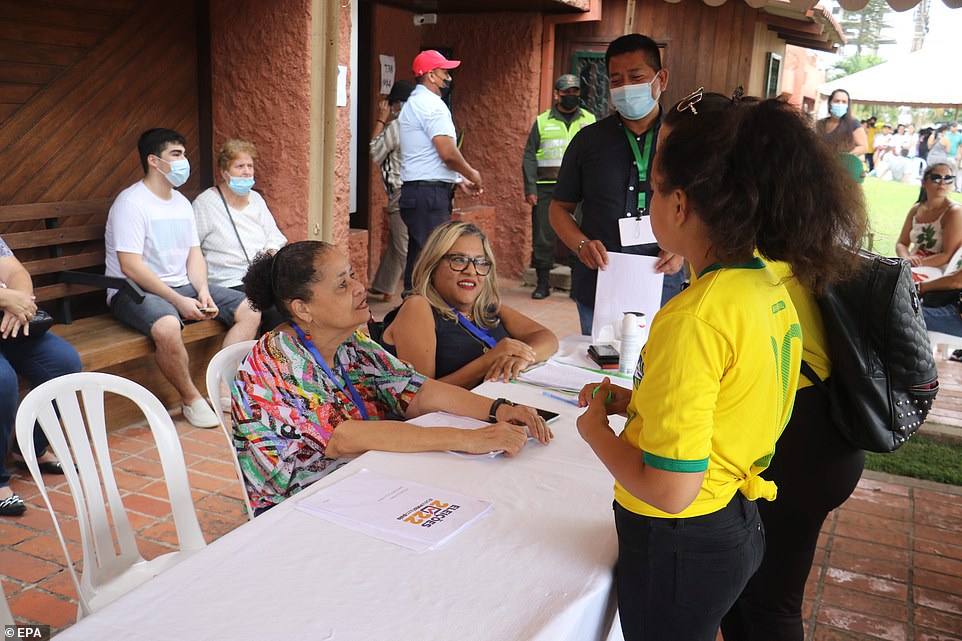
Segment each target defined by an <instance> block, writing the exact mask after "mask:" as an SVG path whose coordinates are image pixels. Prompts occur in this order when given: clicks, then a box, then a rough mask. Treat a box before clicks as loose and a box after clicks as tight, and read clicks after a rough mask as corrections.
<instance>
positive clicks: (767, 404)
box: [578, 100, 865, 641]
mask: <svg viewBox="0 0 962 641" xmlns="http://www.w3.org/2000/svg"><path fill="white" fill-rule="evenodd" d="M693 104H694V106H695V109H692V110H691V111H692V117H689V118H686V119H684V120H683V121H682V122H680V123H678V125H677V126H676V127H675V128H674V129H673V131H672V132H671V133H670V134H669V135H668V136H667V137H666V138H665V139H664V141H662V142H661V144H660V145H659V146H658V152H657V155H656V156H655V165H654V168H653V172H652V179H653V186H654V194H653V198H652V202H651V224H652V229H653V231H654V233H655V236H656V237H657V239H658V242H659V245H661V246H662V247H664V248H665V249H666V250H668V251H672V252H673V253H676V254H680V255H683V256H684V257H685V258H686V259H687V260H688V261H689V263H690V264H691V266H692V271H693V273H694V274H695V278H694V279H693V282H692V285H691V286H690V287H689V288H688V289H687V290H685V291H684V292H683V293H682V294H681V295H679V296H677V297H676V298H674V299H672V300H671V301H670V302H669V303H668V304H666V305H665V307H663V308H662V310H661V311H659V312H658V314H657V315H656V316H655V318H654V320H653V322H652V326H651V333H650V337H649V339H648V343H647V345H646V346H645V348H644V350H643V351H642V355H641V358H640V359H639V363H638V367H637V369H636V371H635V377H634V385H633V389H632V390H627V389H623V388H619V387H616V386H612V385H610V383H609V382H608V381H607V379H606V380H605V381H604V382H603V383H601V384H600V385H599V386H597V388H596V389H587V388H586V389H585V390H583V391H582V395H581V399H580V402H581V403H582V404H583V405H585V404H586V405H587V406H588V409H587V411H586V412H585V413H584V414H583V415H582V416H581V417H580V418H579V420H578V429H579V432H580V433H581V435H582V437H583V438H584V439H585V441H587V443H588V444H589V445H590V446H591V448H592V449H593V450H594V451H595V453H596V454H597V455H598V457H599V458H600V459H601V460H602V462H603V463H604V464H605V465H606V466H607V467H608V469H609V470H610V471H611V472H612V474H613V475H614V477H615V480H616V485H615V524H616V527H617V529H618V540H619V555H618V565H617V570H616V577H617V585H618V602H619V611H620V615H621V623H622V629H623V630H624V633H625V639H626V640H627V641H632V640H635V639H686V640H691V641H698V640H702V639H704V640H705V641H710V640H713V639H714V638H715V635H716V633H717V631H718V628H719V624H720V622H721V619H722V617H723V616H724V615H725V614H726V612H728V610H729V608H730V607H731V606H732V604H733V603H734V602H735V600H736V598H737V597H738V596H739V594H740V593H741V591H742V588H743V587H744V586H745V584H746V583H747V581H748V579H749V577H750V576H751V575H752V573H753V572H754V571H755V570H756V569H757V568H758V566H759V564H760V563H761V559H762V555H763V551H764V533H763V526H762V523H761V520H760V518H759V515H758V509H757V507H756V505H755V500H757V499H759V498H764V499H767V500H772V499H774V498H775V489H776V488H775V486H774V484H773V483H771V482H770V481H766V480H765V479H763V478H761V476H760V473H761V472H762V471H764V470H765V469H766V468H767V467H768V464H769V462H770V461H771V458H772V456H773V455H774V452H775V441H776V440H777V439H778V437H779V436H780V435H781V432H782V430H783V429H784V428H785V426H786V424H787V422H788V420H789V417H790V415H791V411H792V404H793V402H794V392H795V389H796V387H797V385H798V378H799V365H800V362H801V353H802V345H801V339H802V332H801V328H800V325H799V319H798V315H797V313H796V311H795V307H794V305H793V304H792V299H791V297H790V295H789V293H788V291H787V289H786V288H785V286H784V284H782V282H781V278H780V277H779V276H778V275H776V274H775V273H773V272H772V271H771V270H770V269H769V268H768V267H767V266H766V265H765V263H764V262H762V261H761V260H760V259H758V258H757V257H756V252H757V253H758V254H760V255H762V256H764V257H766V258H767V259H772V260H779V261H784V262H786V263H787V264H788V265H789V266H790V267H791V269H792V271H793V273H794V274H795V277H796V278H797V280H798V281H799V282H800V283H801V284H802V285H804V286H805V287H808V288H811V289H812V290H818V289H819V288H820V287H824V286H825V284H826V283H827V282H831V281H832V280H835V279H837V278H838V277H840V276H841V275H842V274H844V273H845V272H847V271H848V269H849V268H850V267H851V264H852V261H853V254H852V252H851V250H852V249H855V248H857V247H858V246H859V244H860V242H861V238H862V233H863V231H864V227H865V212H864V205H863V204H862V200H861V195H860V192H859V191H858V190H857V187H856V186H855V184H854V183H852V182H851V181H849V180H847V179H846V178H845V177H844V176H842V175H841V174H840V173H838V172H836V171H833V168H834V166H835V163H834V161H833V160H832V158H833V153H832V151H831V150H830V149H828V148H827V146H826V145H825V144H824V143H823V142H821V141H820V140H819V139H818V138H817V136H816V135H815V133H814V132H813V131H812V129H811V127H810V126H808V125H807V123H806V122H805V121H804V120H803V119H802V117H801V115H800V114H798V113H797V112H795V111H792V110H791V108H790V107H788V106H786V105H784V104H782V103H779V102H778V101H774V100H770V101H765V102H760V103H750V104H744V105H741V106H739V108H737V109H729V110H725V111H716V112H702V111H698V109H697V104H696V103H693V102H692V101H689V102H687V103H684V102H683V103H682V104H681V105H679V109H682V108H684V109H691V107H692V105H693ZM706 150H707V152H706ZM760 158H764V159H765V162H763V163H760V162H758V160H759V159H760ZM606 401H607V402H606ZM625 411H627V416H628V421H627V424H626V427H625V430H624V432H623V433H622V434H621V435H620V436H619V435H616V434H615V433H614V432H613V431H612V430H611V429H610V427H609V425H608V420H607V415H608V414H611V413H616V412H625Z"/></svg>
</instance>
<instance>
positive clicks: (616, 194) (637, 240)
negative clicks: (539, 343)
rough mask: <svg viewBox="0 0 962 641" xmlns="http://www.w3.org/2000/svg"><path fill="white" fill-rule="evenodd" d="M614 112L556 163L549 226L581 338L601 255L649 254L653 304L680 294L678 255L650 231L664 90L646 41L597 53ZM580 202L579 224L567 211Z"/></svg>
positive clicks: (629, 38)
mask: <svg viewBox="0 0 962 641" xmlns="http://www.w3.org/2000/svg"><path fill="white" fill-rule="evenodd" d="M605 61H606V63H607V66H608V80H609V86H610V89H611V104H612V106H613V107H614V109H615V113H613V114H611V115H610V116H608V117H607V118H604V119H602V120H599V121H598V122H597V123H596V124H594V125H591V126H589V127H586V128H585V129H583V130H582V131H581V132H580V133H579V134H578V135H577V136H575V137H574V139H573V140H572V141H571V144H570V145H569V146H568V149H567V151H566V152H565V155H564V160H563V161H562V163H561V170H560V172H559V174H558V182H557V186H556V187H555V192H554V199H553V200H552V201H551V205H550V208H549V217H550V220H551V226H552V227H553V228H554V230H555V232H556V233H557V234H558V237H559V238H561V241H562V242H563V243H564V244H565V245H567V246H568V247H569V248H570V249H571V250H572V251H573V252H575V253H576V254H577V255H578V261H579V262H578V263H576V264H575V266H574V267H573V268H572V271H571V287H572V293H573V295H574V299H575V302H576V303H577V304H578V315H579V318H580V321H581V331H582V333H583V334H590V333H591V329H592V316H593V315H594V304H595V287H596V283H597V276H598V270H599V269H605V268H606V267H607V266H608V252H609V251H614V252H621V253H626V254H639V255H645V256H657V257H658V258H659V261H658V270H659V271H661V272H663V273H664V274H665V281H664V289H663V291H662V299H661V302H662V304H664V303H665V302H666V301H667V300H668V299H670V298H671V297H672V296H674V295H675V294H677V293H678V292H680V291H681V284H682V279H683V273H682V271H681V267H682V263H683V261H682V258H681V257H680V256H675V255H674V254H670V253H668V252H665V251H662V250H660V248H659V247H658V245H657V243H656V242H655V238H654V235H653V234H652V233H651V224H650V222H649V220H650V218H649V216H648V206H649V203H650V202H651V192H652V187H651V168H652V165H653V164H654V158H655V151H656V149H655V147H656V140H657V137H658V129H659V127H660V125H661V108H660V107H659V105H658V99H659V98H660V97H661V93H662V92H663V91H664V90H665V88H666V87H667V86H668V70H667V69H665V68H663V67H662V66H661V52H660V51H659V50H658V45H657V44H656V43H655V42H654V41H653V40H652V39H651V38H648V37H647V36H642V35H639V34H636V33H635V34H629V35H626V36H622V37H620V38H618V39H616V40H614V41H613V42H612V43H611V44H610V45H609V46H608V51H607V53H606V54H605ZM579 203H580V204H581V211H582V220H581V224H580V225H579V224H578V223H577V222H575V219H574V213H575V208H576V207H577V206H578V204H579Z"/></svg>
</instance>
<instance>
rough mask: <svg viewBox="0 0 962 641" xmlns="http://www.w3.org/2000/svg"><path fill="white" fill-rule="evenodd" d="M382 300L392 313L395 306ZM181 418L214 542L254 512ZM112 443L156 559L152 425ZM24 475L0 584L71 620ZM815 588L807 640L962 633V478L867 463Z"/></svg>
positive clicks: (33, 608) (47, 613) (545, 308)
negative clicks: (23, 505) (951, 481)
mask: <svg viewBox="0 0 962 641" xmlns="http://www.w3.org/2000/svg"><path fill="white" fill-rule="evenodd" d="M507 285H508V287H507V290H506V292H505V300H506V303H507V304H509V305H511V306H513V307H516V308H519V309H521V310H523V311H525V312H526V313H528V314H529V315H531V316H532V317H534V318H536V319H537V320H539V321H540V322H542V323H544V324H546V325H548V326H549V327H551V328H552V329H554V330H555V331H556V332H557V333H558V334H559V335H561V336H564V335H567V334H571V333H577V331H578V322H577V314H576V312H575V308H574V303H572V302H571V300H570V299H568V297H567V296H564V295H563V294H559V293H557V292H555V293H554V294H553V295H552V296H550V297H549V298H547V299H545V300H544V301H532V300H531V299H530V298H529V296H530V292H531V290H530V289H525V288H521V287H518V286H517V283H511V282H509V283H507ZM372 307H374V309H375V314H376V315H377V316H378V317H380V316H381V315H383V313H384V312H385V311H387V309H389V308H390V307H391V305H388V304H385V303H381V302H378V303H374V304H372ZM941 369H942V370H943V376H942V380H943V385H944V386H945V387H944V391H943V393H942V395H941V396H940V397H939V400H938V402H937V406H938V408H939V414H940V416H946V417H950V418H951V417H952V416H953V415H957V416H958V417H960V418H962V364H958V363H942V364H941ZM953 413H955V414H953ZM175 419H176V423H177V429H178V432H179V434H180V435H181V442H182V444H183V448H184V452H185V457H186V459H187V465H188V469H189V475H190V480H191V486H192V487H193V497H194V502H195V507H196V510H197V515H198V517H199V519H200V523H201V527H202V528H203V531H204V534H205V536H206V538H207V540H208V542H209V541H212V540H214V539H216V538H218V537H219V536H221V535H223V534H225V533H227V532H229V531H230V530H232V529H233V528H235V527H237V526H239V525H241V524H242V523H243V522H244V521H245V517H244V515H243V503H242V502H241V498H240V488H239V485H238V483H237V481H236V479H235V477H234V473H233V467H232V465H231V462H230V454H229V451H228V449H227V444H226V441H225V439H224V437H223V435H222V434H221V433H220V431H219V430H199V429H195V428H193V427H190V426H189V425H188V424H187V423H185V422H184V421H182V420H180V417H179V416H177V417H175ZM960 424H962V421H960ZM110 444H111V447H112V449H113V453H114V466H115V468H117V480H118V483H119V485H120V486H121V488H122V489H123V492H124V494H125V499H124V500H125V504H126V506H127V509H128V511H129V513H130V515H131V521H132V522H133V525H134V527H135V528H136V530H137V533H138V541H139V543H140V546H141V551H142V553H143V554H144V556H146V557H148V558H151V557H153V556H156V555H157V554H161V553H163V552H165V551H168V550H170V549H172V542H173V541H174V540H175V538H174V530H173V525H172V522H171V519H170V516H169V506H168V503H167V500H166V492H165V489H164V485H163V483H162V481H159V480H158V479H159V478H160V466H159V463H158V459H157V454H156V450H155V448H154V447H153V445H152V443H151V437H150V434H149V433H148V431H147V429H146V428H145V427H143V426H140V425H135V426H131V427H126V428H123V429H119V430H116V431H114V432H112V433H111V436H110ZM46 480H47V482H48V483H52V484H53V486H52V489H53V496H54V499H53V501H54V503H55V505H56V507H57V509H58V510H60V509H62V510H63V511H64V513H65V514H68V515H69V514H72V513H73V505H72V502H71V500H70V497H69V494H68V493H67V491H66V488H65V487H64V484H63V482H62V480H60V478H58V477H50V476H48V477H47V479H46ZM12 485H13V487H14V490H15V491H16V492H18V493H19V494H20V495H21V496H22V497H23V498H24V500H25V501H27V503H28V504H29V509H28V511H27V513H26V514H25V515H24V516H23V517H21V518H6V519H0V582H2V584H3V588H4V590H5V591H6V594H7V597H8V599H9V602H10V607H11V609H12V611H13V613H14V616H15V617H16V618H17V620H18V621H21V622H30V623H41V624H48V625H50V626H52V627H53V628H54V629H62V628H64V627H66V626H69V625H70V624H71V623H72V622H73V620H74V619H75V617H76V612H77V606H76V601H75V600H74V599H75V597H76V595H75V593H74V588H73V585H72V583H71V581H70V578H69V575H68V574H67V573H66V571H65V566H64V560H63V553H62V551H61V549H60V544H59V542H58V541H57V538H56V535H55V534H54V532H53V529H52V527H51V522H50V518H49V515H48V514H47V513H46V510H45V509H44V508H43V507H42V504H41V501H40V498H39V495H38V493H37V491H36V488H35V487H34V486H33V483H32V482H31V481H30V480H29V479H28V478H27V476H26V473H25V472H20V471H15V472H14V478H13V481H12ZM64 530H65V536H66V537H67V538H68V540H70V541H71V542H72V545H71V554H72V555H75V558H78V559H79V558H80V544H79V536H78V530H77V528H76V524H75V521H73V522H71V520H70V518H69V517H68V520H67V523H66V526H65V528H64ZM807 595H808V598H807V599H806V602H805V622H806V631H807V634H806V639H807V641H813V640H814V641H869V640H872V639H885V640H887V641H953V640H954V641H962V488H958V487H953V486H945V485H939V484H935V483H927V482H921V481H916V480H913V479H906V478H901V477H893V476H888V475H883V474H877V473H871V472H866V473H865V475H864V476H863V478H862V480H861V482H860V483H859V486H858V489H857V490H856V491H855V493H854V494H853V495H852V497H851V498H850V499H849V500H848V501H847V502H846V503H845V504H844V505H843V506H842V507H841V508H839V509H838V510H836V511H835V512H834V513H833V514H831V515H830V517H829V519H828V521H827V522H826V524H825V527H824V529H823V532H822V537H821V539H820V541H819V548H818V552H817V555H816V560H815V566H814V567H813V570H812V573H811V575H810V576H809V582H808V590H807Z"/></svg>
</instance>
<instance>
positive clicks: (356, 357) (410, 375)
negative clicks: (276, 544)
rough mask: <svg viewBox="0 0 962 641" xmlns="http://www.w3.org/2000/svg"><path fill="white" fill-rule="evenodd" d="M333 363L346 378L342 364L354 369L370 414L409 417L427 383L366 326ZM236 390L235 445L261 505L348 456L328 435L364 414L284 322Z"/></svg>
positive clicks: (261, 344)
mask: <svg viewBox="0 0 962 641" xmlns="http://www.w3.org/2000/svg"><path fill="white" fill-rule="evenodd" d="M328 365H329V366H330V369H331V371H332V372H334V376H336V377H337V378H338V379H339V380H338V383H341V384H342V385H343V380H340V377H341V376H342V371H343V372H344V374H346V375H347V377H348V378H349V379H350V381H351V383H352V384H353V385H354V387H355V389H357V392H358V394H359V395H360V397H361V400H362V401H363V402H364V406H365V408H366V409H367V412H368V415H369V417H370V420H377V419H401V418H403V416H404V413H405V411H406V410H407V407H408V405H409V404H410V403H411V400H412V399H413V398H414V396H415V394H417V393H418V390H420V389H421V385H422V384H423V383H424V376H422V375H421V374H418V373H417V372H416V371H415V370H414V369H413V368H412V367H411V366H409V365H407V364H406V363H404V362H402V361H400V360H398V359H396V358H395V357H393V356H391V355H390V354H388V353H387V352H385V351H384V350H383V349H381V346H380V345H378V344H377V343H375V342H373V341H371V340H370V339H369V338H367V337H366V336H365V335H364V334H361V333H360V332H356V333H355V334H354V336H352V337H351V338H350V339H348V340H347V341H345V342H344V343H342V344H341V346H340V347H338V348H337V352H336V353H335V355H334V363H328ZM342 368H343V369H342ZM344 387H345V389H346V388H347V386H346V385H344ZM231 396H232V402H231V415H232V419H233V426H234V447H235V448H236V449H237V458H238V460H239V462H240V466H241V469H242V470H243V473H244V481H245V484H246V486H247V493H248V495H249V496H250V499H251V505H252V506H253V507H254V509H257V508H266V507H271V506H273V505H276V504H277V503H280V502H281V501H283V500H284V499H285V498H287V497H289V496H291V495H293V494H296V493H297V492H299V491H301V490H303V489H304V488H305V487H307V486H309V485H310V484H311V483H314V482H315V481H317V480H318V479H320V478H322V477H324V476H325V475H327V474H329V473H330V472H333V471H334V470H335V469H337V468H338V467H340V466H341V465H343V464H344V463H346V462H347V460H348V459H332V458H328V457H327V456H325V453H324V451H325V449H326V448H327V443H328V441H329V440H330V438H331V435H332V434H333V433H334V430H335V429H336V428H337V426H338V425H339V424H340V423H341V422H343V421H346V420H352V419H353V420H362V418H363V417H362V416H361V413H360V412H359V411H358V410H357V407H356V406H355V405H354V402H353V400H352V399H351V397H350V392H349V391H348V393H347V394H345V393H344V392H342V391H341V390H340V389H338V386H337V385H336V384H335V383H333V382H332V381H331V380H329V378H328V377H327V375H326V374H325V373H324V370H323V369H322V368H321V367H320V365H319V364H318V363H317V361H316V360H315V359H314V357H313V356H312V355H311V353H310V352H309V351H308V350H307V348H306V347H305V346H304V344H303V343H301V341H300V340H299V339H298V338H297V337H296V336H292V335H290V334H286V333H284V332H280V331H277V330H274V331H271V332H268V333H267V334H265V335H264V336H263V337H262V338H261V339H260V340H259V341H258V342H257V344H255V345H254V348H253V350H252V351H251V353H250V354H249V355H248V356H247V358H246V359H245V360H244V361H243V363H241V365H240V367H239V368H238V372H237V376H236V378H235V379H234V385H233V387H232V389H231Z"/></svg>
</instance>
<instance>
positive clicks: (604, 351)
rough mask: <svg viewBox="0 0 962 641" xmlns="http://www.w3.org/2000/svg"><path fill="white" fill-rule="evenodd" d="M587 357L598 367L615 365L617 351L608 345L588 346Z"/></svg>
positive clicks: (616, 362)
mask: <svg viewBox="0 0 962 641" xmlns="http://www.w3.org/2000/svg"><path fill="white" fill-rule="evenodd" d="M588 356H589V357H590V358H591V360H593V361H594V362H596V363H598V364H599V365H617V364H618V350H616V349H615V348H614V347H612V346H611V345H608V344H603V345H590V346H589V347H588Z"/></svg>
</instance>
